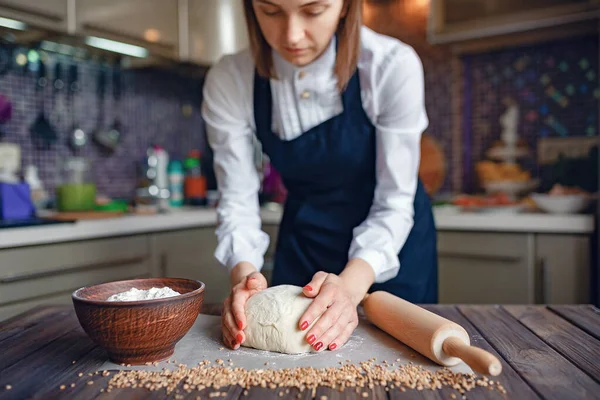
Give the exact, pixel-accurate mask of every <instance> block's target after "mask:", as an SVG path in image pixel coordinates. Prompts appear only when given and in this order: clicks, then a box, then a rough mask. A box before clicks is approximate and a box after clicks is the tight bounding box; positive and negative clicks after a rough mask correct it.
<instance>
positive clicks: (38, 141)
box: [29, 58, 58, 150]
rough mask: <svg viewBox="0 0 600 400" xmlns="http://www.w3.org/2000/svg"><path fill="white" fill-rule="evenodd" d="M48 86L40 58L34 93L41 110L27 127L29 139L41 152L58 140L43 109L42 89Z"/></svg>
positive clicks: (44, 66) (44, 68)
mask: <svg viewBox="0 0 600 400" xmlns="http://www.w3.org/2000/svg"><path fill="white" fill-rule="evenodd" d="M47 84H48V79H47V77H46V65H45V63H44V61H43V60H42V58H40V59H39V62H38V79H37V82H36V92H37V97H38V101H40V103H41V108H40V112H39V114H38V116H37V117H36V119H35V120H34V121H33V124H31V126H30V127H29V132H30V133H31V139H32V141H33V143H34V144H35V146H36V147H37V148H38V149H41V150H48V149H50V147H51V146H52V145H53V144H54V143H56V141H57V140H58V135H57V133H56V131H55V130H54V128H53V127H52V125H51V124H50V121H48V118H46V113H45V109H44V89H45V88H46V86H47Z"/></svg>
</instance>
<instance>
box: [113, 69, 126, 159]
mask: <svg viewBox="0 0 600 400" xmlns="http://www.w3.org/2000/svg"><path fill="white" fill-rule="evenodd" d="M112 78H113V79H112V90H113V114H114V118H115V119H114V121H113V123H112V125H111V127H110V137H111V139H112V142H111V146H112V149H113V150H114V149H115V148H116V147H117V145H118V144H119V143H120V142H121V134H122V132H121V131H122V129H123V127H122V126H121V120H120V119H119V110H120V108H119V106H120V102H121V68H120V66H119V63H117V64H116V65H115V67H114V68H113V73H112Z"/></svg>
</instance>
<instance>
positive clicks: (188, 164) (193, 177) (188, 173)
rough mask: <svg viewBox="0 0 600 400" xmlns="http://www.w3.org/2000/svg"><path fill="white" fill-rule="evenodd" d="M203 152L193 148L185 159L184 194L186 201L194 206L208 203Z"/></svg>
mask: <svg viewBox="0 0 600 400" xmlns="http://www.w3.org/2000/svg"><path fill="white" fill-rule="evenodd" d="M201 157H202V153H201V152H200V150H191V151H190V152H189V153H188V156H187V158H186V159H185V162H184V165H185V181H184V194H185V200H186V203H187V204H189V205H193V206H204V205H206V202H207V201H206V177H204V176H203V174H202V167H201Z"/></svg>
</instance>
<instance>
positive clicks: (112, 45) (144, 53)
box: [85, 36, 148, 58]
mask: <svg viewBox="0 0 600 400" xmlns="http://www.w3.org/2000/svg"><path fill="white" fill-rule="evenodd" d="M85 43H86V44H87V45H88V46H92V47H96V48H98V49H103V50H108V51H113V52H115V53H121V54H125V55H128V56H133V57H140V58H144V57H148V50H146V49H145V48H143V47H140V46H134V45H132V44H128V43H123V42H117V41H115V40H109V39H103V38H99V37H95V36H87V37H86V38H85Z"/></svg>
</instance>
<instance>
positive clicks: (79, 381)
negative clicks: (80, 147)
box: [0, 305, 600, 400]
mask: <svg viewBox="0 0 600 400" xmlns="http://www.w3.org/2000/svg"><path fill="white" fill-rule="evenodd" d="M425 308H427V309H429V310H430V311H432V312H434V313H437V314H439V315H442V316H443V317H445V318H448V319H450V320H452V321H454V322H456V323H458V324H460V325H462V326H463V327H464V328H465V329H466V330H467V332H468V333H469V335H470V337H471V341H472V344H473V345H474V346H477V347H480V348H483V349H484V350H487V351H489V352H491V353H492V354H494V355H495V356H496V357H498V358H499V359H500V361H501V363H502V367H503V369H502V373H501V375H499V376H497V377H492V378H491V379H492V380H493V381H495V382H497V383H499V384H501V385H502V387H503V388H504V389H505V390H506V394H501V393H500V392H499V391H498V390H497V389H494V390H490V388H489V387H485V386H478V385H475V386H474V387H473V389H471V390H469V391H467V392H466V393H465V396H466V398H468V399H498V400H500V399H507V398H508V399H523V400H525V399H584V398H586V399H592V398H597V396H598V393H600V383H599V382H600V364H598V362H597V360H598V358H600V328H599V327H600V310H599V309H597V308H595V307H593V306H590V305H574V306H542V305H540V306H510V305H504V306H500V305H489V306H484V305H458V306H457V305H430V306H425ZM203 312H204V313H206V314H213V315H220V306H218V305H205V306H204V307H203ZM364 345H365V346H368V343H365V344H364ZM0 353H1V354H2V358H1V359H0V370H1V371H2V374H1V375H0V398H3V399H4V398H6V399H23V398H40V399H49V398H61V399H92V398H98V399H123V398H136V399H142V398H167V396H166V393H165V390H164V389H161V390H160V391H158V392H151V391H149V390H147V389H145V388H135V389H134V388H126V389H113V390H111V392H110V393H107V392H106V391H105V390H106V388H107V385H108V382H109V380H110V379H111V378H112V377H113V375H114V372H115V371H110V372H109V373H110V375H107V376H104V375H106V374H102V373H100V374H98V375H96V372H97V371H98V369H99V368H101V366H102V365H103V364H104V363H105V361H106V357H107V356H106V353H105V352H104V350H102V349H101V348H99V347H97V346H96V345H95V344H94V343H92V341H91V340H90V339H89V338H88V336H87V335H86V334H85V333H84V331H83V330H82V329H81V327H80V325H79V322H78V321H77V318H76V316H75V312H74V311H73V308H72V307H68V306H67V307H38V308H34V309H31V310H30V311H29V312H27V313H24V314H21V315H19V316H16V317H15V318H12V319H10V320H7V321H4V322H1V323H0ZM235 357H238V356H237V355H235V356H233V357H232V359H233V361H234V362H235ZM240 357H241V355H240ZM209 361H211V362H214V361H215V360H209ZM365 361H367V360H365ZM383 361H384V360H377V362H378V363H380V362H383ZM386 361H391V362H394V360H386ZM188 367H193V366H191V365H190V366H188ZM432 367H435V365H434V364H432ZM88 374H89V375H88ZM479 378H481V377H479ZM89 382H92V384H89ZM62 385H64V386H62ZM7 387H10V389H9V390H7ZM61 387H62V389H61ZM284 389H285V388H276V389H268V388H260V387H251V388H250V389H249V390H248V393H247V394H246V395H244V394H243V392H244V388H242V387H240V386H237V385H236V386H225V387H220V388H218V389H213V388H212V387H209V388H206V389H204V390H202V391H192V392H191V393H187V392H186V391H185V390H184V389H183V382H182V383H180V385H179V386H178V390H179V393H177V394H175V393H172V394H171V396H169V397H168V398H186V399H194V398H198V397H197V396H200V398H202V399H209V398H225V399H246V398H248V399H297V398H302V399H310V398H312V396H311V393H310V391H304V392H303V393H302V394H301V395H300V397H298V389H295V388H291V389H290V390H289V391H286V390H284ZM216 392H220V393H221V396H220V397H215V395H216ZM362 392H363V393H367V398H370V399H373V398H376V399H394V398H405V397H406V398H411V399H451V398H458V399H461V398H464V397H463V396H461V395H460V394H459V393H458V391H456V390H453V389H451V388H450V387H448V386H444V387H442V389H439V390H436V391H432V390H428V389H426V390H422V391H419V390H416V389H410V388H399V387H398V386H390V387H388V388H387V391H386V388H385V387H383V386H381V385H379V384H376V385H374V387H373V388H372V389H368V388H365V389H363V390H362ZM341 395H343V396H344V398H346V397H349V398H356V399H358V398H361V399H362V398H363V396H360V397H359V395H358V394H357V393H355V390H354V388H348V389H346V390H345V392H344V393H343V394H340V393H339V392H338V391H337V390H332V389H330V388H327V387H319V388H318V389H317V390H316V398H317V399H319V398H329V399H338V398H341V397H340V396H341ZM322 396H326V397H322Z"/></svg>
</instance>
